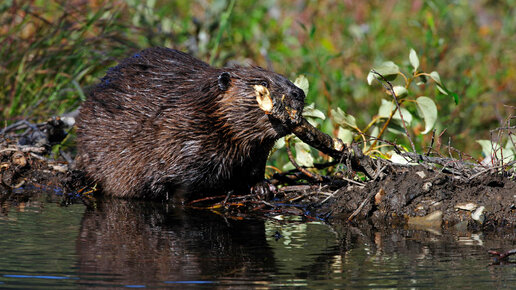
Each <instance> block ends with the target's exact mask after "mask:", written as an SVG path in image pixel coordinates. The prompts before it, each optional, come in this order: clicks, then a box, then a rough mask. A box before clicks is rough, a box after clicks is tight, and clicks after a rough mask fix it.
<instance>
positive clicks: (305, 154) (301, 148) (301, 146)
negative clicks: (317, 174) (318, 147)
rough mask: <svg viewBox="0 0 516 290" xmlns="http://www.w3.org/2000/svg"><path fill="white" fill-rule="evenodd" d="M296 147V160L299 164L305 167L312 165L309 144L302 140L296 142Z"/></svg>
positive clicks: (312, 159) (312, 160)
mask: <svg viewBox="0 0 516 290" xmlns="http://www.w3.org/2000/svg"><path fill="white" fill-rule="evenodd" d="M294 147H295V149H296V162H297V164H299V165H300V166H305V167H313V166H314V158H313V157H312V154H310V146H308V144H306V143H303V142H297V143H296V144H295V145H294Z"/></svg>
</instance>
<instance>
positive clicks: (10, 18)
mask: <svg viewBox="0 0 516 290" xmlns="http://www.w3.org/2000/svg"><path fill="white" fill-rule="evenodd" d="M515 7H516V0H506V1H483V0H470V1H465V0H464V1H422V0H420V1H392V0H388V1H330V0H322V1H309V0H304V1H303V0H299V1H276V0H263V1H234V0H228V1H226V0H213V1H206V0H205V1H201V0H199V1H188V0H178V1H160V0H148V1H136V0H127V1H121V0H115V1H103V0H72V1H64V0H50V1H48V0H31V1H14V0H7V1H3V2H2V3H1V4H0V84H1V86H0V119H1V120H2V122H1V126H5V125H6V124H9V123H12V122H14V121H16V120H19V119H24V118H28V119H29V120H32V121H40V120H44V119H46V118H47V117H48V116H51V115H55V114H62V113H64V112H67V111H71V110H73V109H75V108H77V107H78V106H79V105H80V102H81V100H83V99H84V98H85V94H87V90H88V87H90V86H92V85H94V84H95V83H96V81H97V80H98V78H99V77H102V75H103V74H104V73H105V71H106V70H107V68H108V67H110V66H113V65H115V64H116V60H119V59H121V58H123V57H125V56H128V55H130V54H131V53H133V52H135V51H137V50H140V49H143V48H146V47H150V46H168V47H174V48H177V49H180V50H184V51H188V52H190V53H191V54H193V55H195V56H196V57H199V58H201V59H203V60H205V61H207V62H211V63H212V64H213V65H216V66H223V65H227V64H229V63H234V62H238V63H252V64H257V65H260V66H263V67H266V68H269V69H273V70H275V71H277V72H279V73H282V74H284V75H286V76H288V77H289V78H291V79H292V80H293V79H295V78H296V76H297V75H299V74H304V75H305V76H306V77H307V79H308V81H309V83H310V90H309V94H308V96H307V104H309V103H312V102H315V104H316V107H317V108H318V109H320V110H322V111H323V112H324V113H325V114H326V115H330V114H331V109H332V108H333V109H336V108H337V107H339V108H341V109H342V110H343V111H344V112H346V113H348V114H351V115H353V116H354V117H355V118H356V120H357V126H358V127H360V128H364V127H366V125H367V124H368V123H369V122H370V121H371V120H372V119H373V118H374V116H375V115H376V114H377V113H378V109H379V107H380V106H381V104H382V101H381V99H382V98H386V99H387V98H388V96H387V95H386V94H385V90H384V88H383V87H382V86H381V85H380V84H379V83H378V82H376V83H374V84H373V85H372V86H369V85H368V84H367V82H366V77H367V75H368V73H369V71H370V69H371V68H372V67H374V66H376V65H378V64H380V63H382V62H384V61H387V60H391V61H394V62H395V63H397V64H398V65H399V66H400V68H401V70H403V71H409V72H410V71H411V66H410V63H409V59H408V54H409V50H410V48H413V49H414V50H415V51H416V52H417V54H418V56H419V61H420V68H421V70H422V71H425V72H430V71H434V70H435V71H438V72H439V74H440V76H441V79H442V80H443V81H445V82H446V85H447V87H448V88H449V89H450V90H452V91H454V92H456V93H457V94H458V95H459V103H458V104H455V102H454V101H453V99H452V98H450V97H449V96H445V95H442V94H440V93H439V92H438V90H437V89H436V87H435V86H430V85H429V86H424V85H423V86H420V87H419V88H418V90H414V91H410V92H409V93H410V94H413V95H412V96H411V97H412V98H416V97H418V96H421V95H424V96H428V97H430V98H432V99H434V101H435V102H436V104H437V108H438V112H439V117H438V123H437V125H436V128H437V133H438V134H439V133H441V132H442V131H443V130H444V129H446V132H445V133H444V134H443V135H442V142H443V143H448V138H449V137H451V138H452V141H451V142H452V145H453V146H454V147H456V148H459V149H460V150H463V151H465V152H471V151H474V150H476V151H479V150H480V146H479V145H478V144H476V143H475V142H474V140H477V139H490V135H489V134H490V133H489V130H490V129H494V128H497V127H500V126H502V125H503V124H504V121H505V120H506V119H507V118H508V117H509V116H510V115H511V114H512V115H514V114H515V108H514V106H516V85H515V83H516V37H515V35H516V9H515ZM397 81H399V79H398V80H397ZM397 81H396V82H397ZM396 84H398V85H399V84H401V82H400V83H395V85H396ZM511 106H512V107H511ZM320 125H321V126H322V129H323V131H325V132H328V133H333V134H336V129H337V127H336V126H335V124H333V123H332V122H331V121H330V118H327V119H326V120H325V121H321V124H320ZM411 130H412V131H411V134H412V135H413V136H414V142H415V143H416V147H417V148H418V149H422V148H423V147H424V146H428V143H429V142H430V139H431V134H426V135H421V134H418V132H421V131H423V130H424V124H423V123H422V124H419V125H416V126H415V127H414V128H412V129H411ZM384 137H385V138H388V139H389V138H390V139H391V140H395V141H396V142H400V143H403V144H405V145H406V144H408V143H407V142H406V141H407V140H404V138H403V136H398V137H396V136H395V135H392V136H390V137H389V136H384Z"/></svg>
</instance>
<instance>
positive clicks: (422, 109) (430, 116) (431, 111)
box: [416, 96, 437, 134]
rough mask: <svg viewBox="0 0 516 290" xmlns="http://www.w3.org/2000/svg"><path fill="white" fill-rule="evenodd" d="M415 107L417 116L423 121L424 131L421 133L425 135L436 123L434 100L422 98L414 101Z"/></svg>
mask: <svg viewBox="0 0 516 290" xmlns="http://www.w3.org/2000/svg"><path fill="white" fill-rule="evenodd" d="M416 106H417V111H418V113H419V116H421V117H422V118H423V120H424V121H425V131H423V132H421V133H422V134H426V133H428V132H430V130H432V128H433V127H434V126H435V123H436V122H437V106H436V105H435V103H434V100H432V99H430V98H428V97H424V96H422V97H419V98H417V99H416Z"/></svg>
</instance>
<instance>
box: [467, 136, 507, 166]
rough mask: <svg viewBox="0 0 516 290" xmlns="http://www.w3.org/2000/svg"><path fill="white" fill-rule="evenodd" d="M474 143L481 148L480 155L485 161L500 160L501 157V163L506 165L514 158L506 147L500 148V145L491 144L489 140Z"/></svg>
mask: <svg viewBox="0 0 516 290" xmlns="http://www.w3.org/2000/svg"><path fill="white" fill-rule="evenodd" d="M476 142H477V143H478V144H480V146H482V154H483V155H484V156H485V157H486V159H487V160H493V159H495V160H502V157H503V162H505V163H506V162H511V161H513V160H514V158H515V157H514V151H513V150H512V149H510V148H508V147H507V146H506V147H505V148H502V146H501V145H500V144H498V143H496V142H491V140H477V141H476Z"/></svg>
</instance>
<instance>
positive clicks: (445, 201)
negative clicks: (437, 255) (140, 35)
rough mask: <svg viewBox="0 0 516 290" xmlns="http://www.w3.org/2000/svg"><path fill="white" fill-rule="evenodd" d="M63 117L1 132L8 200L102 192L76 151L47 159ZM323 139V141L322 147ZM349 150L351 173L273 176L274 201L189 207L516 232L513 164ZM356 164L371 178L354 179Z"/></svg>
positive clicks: (238, 199) (0, 161) (248, 199)
mask: <svg viewBox="0 0 516 290" xmlns="http://www.w3.org/2000/svg"><path fill="white" fill-rule="evenodd" d="M62 123H63V122H62V121H61V120H59V119H56V118H54V119H52V120H50V121H49V122H46V123H42V124H30V123H28V122H19V123H18V124H15V125H13V126H10V127H7V128H6V129H4V130H3V131H2V135H1V138H2V139H1V140H0V165H1V172H0V179H1V183H0V190H1V197H0V198H1V202H2V203H10V204H12V203H15V204H16V203H19V202H22V201H24V200H28V199H30V198H31V196H32V195H34V194H48V195H53V196H57V197H58V198H59V199H61V202H62V204H63V205H65V204H69V203H80V202H82V203H84V204H85V205H87V206H92V205H94V204H95V199H96V198H99V197H98V196H100V195H99V193H98V192H96V191H95V185H94V184H87V183H85V182H84V180H83V178H82V174H81V172H79V171H75V170H71V166H70V165H71V164H70V163H71V162H73V161H72V159H71V158H70V154H69V153H65V152H61V154H58V155H59V157H58V158H55V159H50V158H49V157H48V156H49V152H50V150H51V149H52V144H56V143H58V142H59V141H60V139H61V140H62V138H63V137H64V136H65V134H64V131H63V130H64V129H63V126H62V125H63V124H62ZM299 130H300V131H303V132H309V133H306V134H307V136H308V137H306V136H305V139H306V140H308V141H309V142H313V141H311V140H309V139H310V138H312V139H313V138H316V137H314V136H316V135H317V134H318V133H314V132H310V131H309V130H310V128H308V129H299ZM307 130H308V131H307ZM16 132H22V133H16ZM300 134H301V133H300ZM303 134H305V133H303ZM321 134H322V133H321ZM317 138H319V137H317ZM321 138H323V137H321ZM49 140H51V141H49ZM56 140H57V141H56ZM323 140H324V138H323ZM36 141H37V142H36ZM22 143H24V144H27V145H21V144H22ZM323 143H324V142H322V143H319V144H317V145H318V146H319V148H322V147H324V146H325V145H324V144H323ZM332 150H334V149H331V148H330V149H328V150H327V152H330V153H331V151H332ZM346 152H347V153H346V154H345V155H344V154H342V153H339V154H341V158H342V159H343V160H342V162H343V163H344V164H345V165H346V164H347V166H348V167H347V168H348V171H349V172H348V174H346V175H338V176H337V175H336V176H319V175H315V174H313V173H310V172H309V171H307V170H306V169H304V168H301V167H299V168H298V169H295V170H292V171H288V172H283V173H276V174H274V176H272V178H270V179H269V182H270V183H271V184H273V185H275V186H277V187H278V190H277V192H276V193H275V195H274V197H273V198H271V199H268V200H266V199H262V198H259V197H257V196H256V195H252V194H249V195H239V194H237V193H235V194H229V195H228V194H222V195H216V196H210V197H205V198H201V199H196V200H191V201H188V202H185V203H184V206H186V207H189V208H195V209H202V210H208V211H215V212H218V213H220V214H222V215H224V216H226V217H228V218H234V219H246V218H265V219H267V218H271V217H274V216H278V215H295V216H300V217H303V218H304V219H306V220H308V221H309V220H322V221H325V222H328V223H330V224H348V225H359V224H364V223H365V224H368V225H371V226H374V227H378V228H381V227H385V226H389V227H390V226H399V227H409V228H420V229H433V230H436V229H437V230H441V229H452V230H454V229H456V230H471V231H484V232H485V231H487V232H496V233H504V234H509V235H511V236H512V237H513V238H516V237H514V235H515V234H516V233H515V231H514V229H515V226H516V181H515V173H514V169H512V170H501V169H502V168H501V167H499V166H497V167H488V166H482V165H480V164H472V163H470V162H464V161H461V160H455V159H450V158H444V157H435V156H434V157H432V156H427V155H417V154H413V153H405V154H404V155H405V156H406V157H407V158H408V159H410V160H412V161H413V162H414V163H417V165H399V164H395V163H391V162H389V161H386V160H374V159H370V158H369V157H367V156H363V155H361V154H360V152H358V154H357V153H356V152H357V151H353V148H350V149H349V151H346ZM510 165H511V164H507V166H510ZM319 166H322V165H319ZM330 166H336V162H333V163H331V164H330ZM365 168H368V169H365ZM354 170H361V171H363V172H365V174H364V175H368V176H370V178H363V179H357V178H353V176H356V175H355V174H354Z"/></svg>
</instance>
